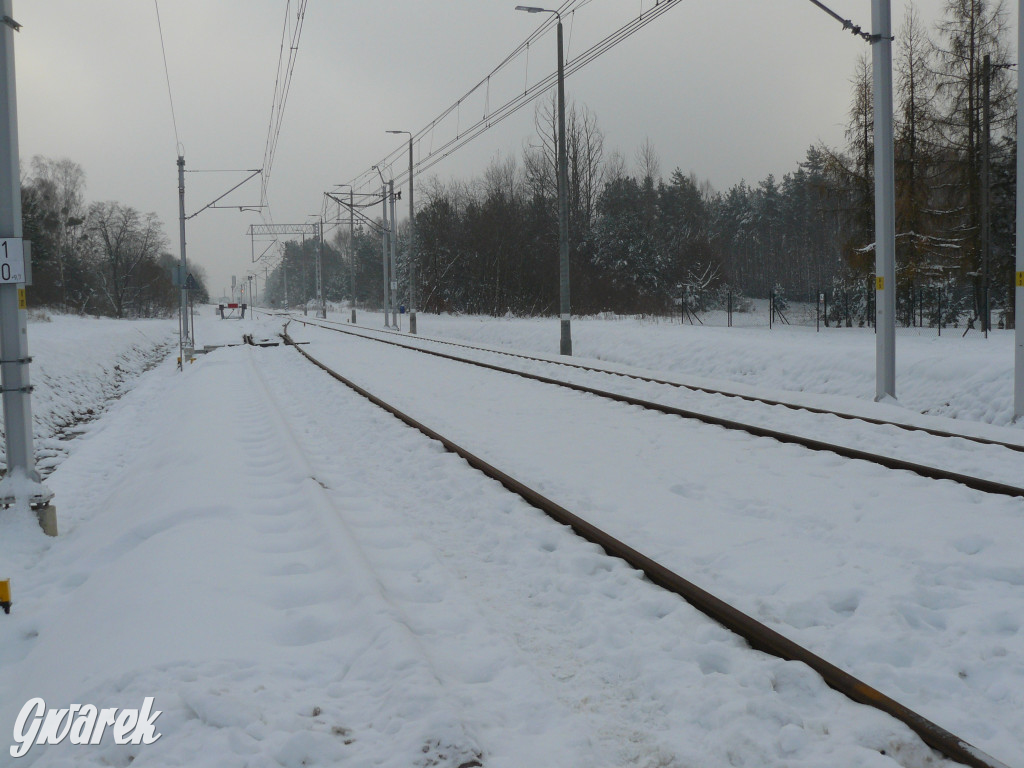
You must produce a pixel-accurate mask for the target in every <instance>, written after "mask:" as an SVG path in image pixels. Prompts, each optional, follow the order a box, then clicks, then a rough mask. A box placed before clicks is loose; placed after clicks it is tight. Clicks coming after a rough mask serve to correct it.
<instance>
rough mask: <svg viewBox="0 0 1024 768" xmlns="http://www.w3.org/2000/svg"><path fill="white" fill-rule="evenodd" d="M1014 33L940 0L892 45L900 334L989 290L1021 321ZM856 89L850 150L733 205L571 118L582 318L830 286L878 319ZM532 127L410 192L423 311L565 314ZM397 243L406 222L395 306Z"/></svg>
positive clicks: (542, 160)
mask: <svg viewBox="0 0 1024 768" xmlns="http://www.w3.org/2000/svg"><path fill="white" fill-rule="evenodd" d="M1008 37H1009V29H1008V26H1007V15H1006V9H1005V7H1004V5H1003V3H1002V2H1001V1H1000V2H993V1H992V0H949V1H948V2H947V4H946V7H945V12H944V16H943V18H942V19H941V20H940V21H939V23H938V24H937V25H936V27H935V28H934V29H933V30H930V31H929V30H927V29H925V27H924V25H923V24H922V23H921V21H920V18H919V16H918V14H917V11H916V10H915V9H914V8H913V7H911V8H910V9H909V10H908V12H907V15H906V17H905V18H904V19H903V23H902V28H901V29H900V31H899V33H898V34H897V36H896V43H895V47H894V107H895V113H896V114H895V120H896V124H895V136H896V155H895V158H896V159H895V171H896V231H897V239H896V242H897V249H896V259H897V292H898V293H897V297H898V313H899V317H900V319H901V320H902V321H903V322H904V323H906V324H908V325H909V324H911V323H917V322H922V323H929V324H935V323H937V322H956V321H957V319H961V320H962V319H964V317H965V316H977V315H978V314H979V313H980V312H981V311H982V308H983V307H984V301H985V297H986V288H987V287H989V288H990V294H991V295H990V300H991V306H992V308H993V310H994V311H995V312H996V313H997V314H998V315H999V316H1000V317H1002V318H1004V319H1007V320H1009V318H1011V317H1012V301H1013V291H1012V290H1011V289H1010V287H1011V285H1012V276H1013V272H1012V270H1013V253H1014V216H1015V185H1016V141H1015V123H1016V112H1015V98H1014V96H1015V88H1014V86H1015V82H1014V79H1015V78H1014V77H1012V76H1011V72H1010V71H1009V68H1008V65H1009V63H1010V56H1009V53H1008V51H1009V45H1008V42H1007V41H1008ZM986 59H987V61H988V66H987V67H986V64H985V62H986ZM851 85H852V89H851V102H850V112H849V122H848V126H847V131H846V138H847V143H846V145H845V146H843V147H829V146H825V145H823V144H817V145H813V146H811V147H809V148H808V150H807V152H806V155H805V157H804V158H803V160H802V161H801V162H799V163H798V164H797V166H796V168H795V170H793V171H791V172H789V173H786V174H785V175H784V176H782V178H781V179H778V178H776V177H775V176H774V175H769V176H768V177H767V178H765V179H762V180H761V181H759V182H757V183H756V184H748V183H747V182H745V181H741V182H740V183H738V184H735V185H733V186H732V187H730V188H729V189H727V190H726V191H724V192H722V191H716V190H715V189H713V188H712V186H711V184H710V183H708V182H707V181H703V180H701V179H700V178H698V177H697V176H696V175H695V174H694V173H693V172H688V173H684V172H683V171H682V170H681V169H678V168H677V169H675V170H673V171H671V172H669V173H668V174H667V177H666V176H663V175H662V173H661V168H660V162H659V158H658V154H657V151H656V149H655V148H654V147H653V146H651V144H650V142H646V143H645V144H644V145H643V146H641V147H640V148H639V149H638V150H637V151H636V152H635V154H634V157H633V162H632V164H631V167H630V166H628V165H627V162H626V160H625V158H624V157H623V156H622V155H621V154H620V153H618V152H616V151H608V150H607V149H606V147H605V141H604V135H603V133H602V131H601V130H600V127H599V125H598V121H597V117H596V116H595V115H594V114H593V112H591V111H590V110H589V109H587V107H586V106H583V105H579V104H576V105H570V106H569V108H568V111H567V119H566V128H567V151H568V161H569V163H568V165H569V179H568V182H569V183H568V205H569V237H570V260H571V274H572V306H573V310H574V312H577V313H593V312H602V311H612V312H620V313H640V312H643V313H664V312H669V311H673V310H674V308H677V307H678V306H679V304H680V303H682V304H683V305H684V306H685V307H687V308H689V309H692V310H694V311H700V310H701V309H706V308H709V307H712V306H716V305H718V304H720V303H721V302H723V301H724V300H725V298H724V297H725V296H726V295H730V296H732V297H733V299H734V301H737V302H741V299H739V298H738V297H742V296H748V297H767V296H769V295H770V294H774V295H776V296H789V297H790V298H791V299H801V300H811V301H813V300H814V299H815V298H816V295H817V294H819V293H823V292H824V293H828V294H829V295H830V296H832V297H833V304H832V306H833V307H834V312H835V313H837V314H840V313H841V315H844V316H845V318H846V322H848V323H849V322H853V321H859V322H861V323H863V322H865V321H867V322H870V318H871V305H870V302H871V301H872V299H873V293H874V292H873V288H872V287H871V286H872V282H871V281H872V278H873V271H874V243H873V237H874V168H873V162H874V136H873V120H874V115H873V111H872V93H871V87H872V77H871V65H870V61H869V59H868V57H867V55H866V54H865V55H864V56H863V57H862V58H861V59H860V60H859V61H858V62H857V64H856V67H855V70H854V75H853V77H852V78H851ZM535 126H536V131H537V138H536V140H535V141H534V143H533V144H531V145H528V146H527V147H526V148H525V149H524V150H523V152H522V154H521V156H519V157H516V156H508V157H498V158H496V159H495V160H493V161H492V162H491V164H490V165H489V166H488V167H487V168H486V169H485V170H484V171H483V173H482V175H481V176H480V177H478V178H474V179H471V180H469V181H451V182H447V183H443V182H441V181H439V180H438V179H436V178H433V179H428V180H427V181H426V182H425V183H424V182H421V183H420V184H419V185H418V187H417V198H418V200H420V201H422V202H421V206H420V208H419V210H418V212H417V214H416V254H415V258H416V260H417V271H418V280H417V282H418V284H419V288H418V295H419V297H420V307H421V308H422V309H424V310H426V311H431V312H439V311H450V312H472V313H485V314H493V315H502V314H507V313H512V314H517V315H533V314H552V313H555V312H557V307H558V272H557V270H558V265H557V253H558V235H557V182H556V162H555V161H556V138H557V133H556V114H555V108H554V103H553V101H552V102H544V103H542V104H541V105H540V106H539V107H538V108H537V110H536V112H535ZM986 136H989V137H990V138H989V140H988V141H987V142H986ZM378 204H379V203H378ZM342 216H343V217H345V218H347V214H344V213H342ZM378 224H379V222H378ZM405 234H406V233H405V232H404V231H403V229H402V228H401V227H400V228H399V241H400V245H399V253H400V254H402V255H403V258H402V259H401V260H400V265H399V267H400V268H399V280H400V282H401V284H402V286H403V295H405V293H406V288H407V284H406V265H405V263H404V253H405ZM353 252H354V254H355V258H354V260H353V262H354V267H355V270H356V294H357V295H356V300H357V302H358V303H360V304H365V305H368V306H380V303H381V300H380V295H381V293H382V290H383V271H382V268H381V264H380V261H381V245H380V239H379V235H378V234H376V232H374V231H373V230H372V228H369V227H367V228H362V229H360V231H359V232H357V233H356V237H355V238H354V241H353V242H352V243H351V244H350V243H349V242H348V227H347V221H346V222H345V224H344V225H342V226H339V228H338V229H337V232H336V234H335V235H334V237H333V238H332V240H331V243H330V244H329V245H328V247H327V248H326V251H325V281H326V284H327V288H326V292H327V298H328V299H329V300H335V301H337V300H347V299H349V298H351V296H350V294H351V291H350V288H349V285H350V263H352V262H350V261H349V254H350V253H353ZM314 258H315V246H314V244H312V243H310V242H309V241H307V243H306V244H305V251H303V249H302V247H301V246H300V245H299V244H296V243H292V244H288V245H287V246H286V248H285V253H284V259H283V262H282V263H283V264H285V265H287V268H288V271H289V280H290V281H291V286H294V287H293V288H292V292H291V296H290V299H291V301H292V303H295V302H301V301H303V300H306V299H309V298H312V297H313V296H315V282H313V281H314V280H315V277H314V274H315V273H314V270H313V268H312V266H311V265H312V260H313V259H314ZM303 264H305V267H303ZM303 269H304V270H305V277H302V276H301V275H302V272H303ZM269 288H270V293H269V294H268V297H270V298H273V299H275V300H276V301H278V302H281V301H283V298H284V296H283V279H282V267H281V266H280V265H279V266H278V267H277V268H276V269H275V270H274V272H273V273H271V274H270V284H269ZM926 301H927V304H928V307H929V311H928V312H927V313H925V312H924V309H923V307H924V304H925V303H926ZM935 307H938V308H939V309H938V313H939V314H936V310H935ZM943 315H944V316H943Z"/></svg>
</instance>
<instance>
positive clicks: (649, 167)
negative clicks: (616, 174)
mask: <svg viewBox="0 0 1024 768" xmlns="http://www.w3.org/2000/svg"><path fill="white" fill-rule="evenodd" d="M636 164H637V169H638V170H639V172H640V180H641V181H647V180H648V179H650V183H651V185H653V186H656V185H657V184H658V181H660V179H661V158H659V157H658V152H657V150H656V149H655V148H654V145H653V144H652V143H651V139H650V137H648V138H646V139H644V143H643V144H641V145H640V147H639V148H638V149H637V151H636Z"/></svg>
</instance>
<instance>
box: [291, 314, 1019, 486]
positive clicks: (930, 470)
mask: <svg viewBox="0 0 1024 768" xmlns="http://www.w3.org/2000/svg"><path fill="white" fill-rule="evenodd" d="M290 319H291V320H292V321H294V322H298V323H301V324H302V325H309V326H314V327H318V328H322V329H324V330H329V331H334V332H337V333H344V334H347V335H349V336H354V337H356V338H360V339H363V340H366V341H370V342H376V343H380V344H387V345H391V346H395V347H399V348H402V349H408V350H411V351H415V352H419V353H421V354H425V355H431V356H434V357H438V358H442V359H445V360H451V361H455V362H459V363H464V364H466V365H472V366H476V367H479V368H484V369H487V370H492V371H497V372H500V373H505V374H509V375H513V376H519V377H522V378H525V379H530V380H533V381H538V382H541V383H544V384H550V385H553V386H558V387H564V388H567V389H571V390H574V391H577V392H583V393H586V394H590V395H595V396H598V397H602V398H606V399H609V400H613V401H616V402H620V403H624V404H627V405H632V406H636V407H639V408H643V409H645V410H649V411H656V412H660V413H664V414H668V415H673V416H678V417H681V418H684V419H693V420H697V421H700V422H702V423H705V424H711V425H714V426H718V427H722V428H725V429H729V430H737V431H741V432H746V433H748V434H751V435H754V436H756V437H767V438H770V439H773V440H776V441H778V442H781V443H788V444H795V445H799V446H802V447H804V448H807V449H810V450H813V451H825V452H828V453H832V454H835V455H838V456H841V457H843V458H846V459H851V460H860V461H866V462H870V463H873V464H878V465H881V466H883V467H886V468H888V469H892V470H897V471H907V472H912V473H914V474H916V475H919V476H921V477H926V478H929V479H932V480H947V481H950V482H954V483H958V484H960V485H963V486H965V487H967V488H971V489H973V490H977V491H982V492H985V493H993V494H999V495H1004V496H1012V497H1024V487H1021V486H1018V485H1014V484H1012V483H1007V482H1001V481H998V480H992V479H988V478H983V477H977V476H975V475H970V474H967V473H962V472H955V471H952V470H950V469H944V468H941V467H935V466H930V465H927V464H922V463H919V462H914V461H909V460H906V459H902V458H898V457H895V456H887V455H884V454H880V453H876V452H874V451H866V450H862V449H859V448H854V447H850V446H847V445H841V444H838V443H834V442H828V441H825V440H819V439H815V438H811V437H807V436H805V435H798V434H792V433H789V432H784V431H781V430H778V429H773V428H769V427H765V426H760V425H757V424H753V423H747V422H741V421H737V420H735V419H728V418H723V417H721V416H716V415H713V414H710V413H706V412H701V411H696V410H692V409H686V408H679V407H675V406H672V405H667V404H664V403H659V402H656V401H652V400H646V399H641V398H638V397H633V396H631V395H627V394H622V393H619V392H614V391H610V390H606V389H599V388H596V387H591V386H586V385H583V384H578V383H573V382H570V381H565V380H562V379H558V378H553V377H550V376H544V375H540V374H536V373H530V372H527V371H522V370H518V369H515V368H508V367H506V366H501V365H496V364H494V363H488V362H484V361H481V360H473V359H470V358H466V357H461V356H458V355H454V354H449V353H446V352H440V351H437V350H431V349H424V348H422V347H419V346H414V345H411V344H407V343H403V342H401V341H397V340H394V339H389V338H379V337H377V336H371V335H367V334H366V333H363V332H361V331H353V330H351V329H350V328H346V327H344V326H343V325H342V326H340V327H335V325H333V324H331V325H324V324H323V321H318V322H311V321H310V320H308V319H304V318H297V317H292V318H290ZM394 335H398V334H394ZM431 341H432V342H433V343H438V344H450V345H453V346H457V347H464V348H468V349H475V350H479V351H486V352H493V350H481V348H479V347H471V346H469V345H462V344H457V343H454V342H447V341H442V342H438V341H435V340H431ZM496 354H503V355H508V356H512V357H520V358H523V359H527V360H533V361H538V362H543V363H549V364H553V365H562V366H569V367H573V368H579V369H582V370H587V371H598V372H600V373H609V372H608V371H605V370H603V369H596V368H590V367H587V366H582V365H577V364H573V363H566V362H561V361H559V362H554V363H552V361H550V360H543V359H542V358H535V357H530V356H526V355H517V354H514V353H505V352H500V353H496ZM612 375H616V376H630V375H629V374H619V373H613V374H612ZM631 377H632V378H639V379H641V380H644V381H648V382H651V383H656V384H666V385H669V386H676V387H686V388H691V387H689V386H688V385H682V384H678V383H674V382H668V381H664V380H659V379H653V378H646V377H637V376H631ZM691 389H692V388H691ZM700 391H702V392H705V393H712V392H713V393H714V394H726V393H723V392H720V391H717V390H705V389H702V390H700ZM729 396H735V395H729ZM740 397H742V398H743V399H745V400H752V401H754V402H759V403H762V404H765V405H773V406H774V405H784V406H785V407H787V408H792V409H799V410H808V411H810V412H812V413H818V414H827V415H830V416H837V417H839V418H842V419H846V420H856V421H861V422H864V423H866V424H870V425H883V426H891V427H898V428H900V429H903V430H908V431H913V432H921V433H923V434H926V435H929V436H932V437H939V438H947V439H948V438H959V439H963V440H967V441H969V442H972V443H978V444H983V445H986V446H988V447H991V448H1002V449H1007V450H1010V451H1015V452H1016V451H1021V450H1024V447H1022V446H1020V445H1017V444H1014V443H1008V442H1001V441H997V440H988V439H985V438H978V437H972V436H967V435H961V434H955V433H952V432H945V431H941V430H934V429H925V428H918V427H913V426H910V425H906V424H899V423H897V422H891V421H885V420H881V419H869V418H862V417H859V416H854V415H850V414H843V413H837V412H834V411H827V410H824V409H807V408H803V407H802V406H796V405H793V404H784V403H780V402H778V401H773V400H763V399H760V398H750V397H747V396H740Z"/></svg>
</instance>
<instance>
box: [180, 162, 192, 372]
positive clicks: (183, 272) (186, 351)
mask: <svg viewBox="0 0 1024 768" xmlns="http://www.w3.org/2000/svg"><path fill="white" fill-rule="evenodd" d="M178 242H179V243H180V248H181V251H180V256H179V259H178V279H179V280H180V281H181V297H180V298H181V304H180V311H179V315H178V321H179V324H180V329H179V333H178V367H179V368H182V367H184V365H185V357H186V355H188V356H191V354H192V338H191V336H190V334H189V332H188V331H189V327H188V291H187V290H186V289H185V278H186V277H187V276H188V259H187V258H186V257H185V156H184V155H178Z"/></svg>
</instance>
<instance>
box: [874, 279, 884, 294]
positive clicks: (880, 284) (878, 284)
mask: <svg viewBox="0 0 1024 768" xmlns="http://www.w3.org/2000/svg"><path fill="white" fill-rule="evenodd" d="M875 290H876V291H883V290H885V278H884V277H882V276H881V275H879V276H878V277H876V278H875Z"/></svg>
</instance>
